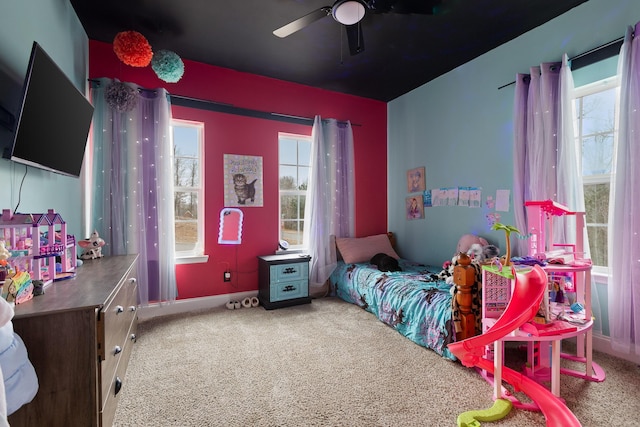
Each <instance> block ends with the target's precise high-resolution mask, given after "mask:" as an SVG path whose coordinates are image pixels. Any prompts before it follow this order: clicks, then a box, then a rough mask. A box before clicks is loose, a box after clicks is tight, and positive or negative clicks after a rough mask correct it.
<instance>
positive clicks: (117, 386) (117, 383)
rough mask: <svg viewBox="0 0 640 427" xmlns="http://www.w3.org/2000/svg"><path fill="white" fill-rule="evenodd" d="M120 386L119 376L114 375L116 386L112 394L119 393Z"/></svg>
mask: <svg viewBox="0 0 640 427" xmlns="http://www.w3.org/2000/svg"><path fill="white" fill-rule="evenodd" d="M121 388H122V380H121V379H120V377H116V387H115V393H114V395H116V394H118V393H120V389H121Z"/></svg>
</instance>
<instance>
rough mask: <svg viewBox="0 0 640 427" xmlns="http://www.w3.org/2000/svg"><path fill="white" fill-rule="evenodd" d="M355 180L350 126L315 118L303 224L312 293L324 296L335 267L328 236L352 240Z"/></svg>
mask: <svg viewBox="0 0 640 427" xmlns="http://www.w3.org/2000/svg"><path fill="white" fill-rule="evenodd" d="M354 179H355V178H354V154H353V132H352V129H351V123H349V122H347V123H339V122H338V121H337V120H335V119H328V120H322V119H321V118H320V116H316V117H315V120H314V123H313V130H312V133H311V171H310V178H309V187H308V190H307V194H308V196H307V203H306V205H305V223H304V243H305V245H306V246H307V248H308V250H309V255H311V262H310V270H311V271H310V275H309V276H310V281H309V282H310V286H311V289H310V292H311V293H315V294H320V293H324V290H323V289H324V285H325V282H326V281H327V279H329V276H330V275H331V273H332V272H333V270H334V269H335V267H336V253H335V248H334V247H333V245H332V244H331V242H330V240H329V236H330V235H335V236H338V237H350V236H354V229H355V226H354V224H355V220H354V215H355V208H354V204H355V202H354V193H355V184H354Z"/></svg>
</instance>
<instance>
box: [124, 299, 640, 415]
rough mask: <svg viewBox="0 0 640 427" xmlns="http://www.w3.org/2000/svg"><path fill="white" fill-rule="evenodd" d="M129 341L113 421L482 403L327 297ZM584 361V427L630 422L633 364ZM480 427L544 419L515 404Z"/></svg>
mask: <svg viewBox="0 0 640 427" xmlns="http://www.w3.org/2000/svg"><path fill="white" fill-rule="evenodd" d="M138 336H139V338H138V342H137V343H136V344H135V346H134V349H133V353H132V356H131V361H130V364H129V368H128V371H127V375H126V377H125V381H124V385H123V389H122V391H121V397H120V403H119V406H118V410H117V413H116V419H115V423H114V425H115V426H296V427H297V426H455V425H456V419H457V417H458V415H459V414H460V413H462V412H465V411H470V410H478V409H485V408H488V407H490V406H491V405H492V403H493V402H492V399H491V393H492V391H491V387H490V386H489V384H488V383H486V382H485V381H484V380H483V379H482V378H481V377H480V375H478V374H477V373H476V372H475V370H473V369H468V368H465V367H463V366H462V365H460V364H459V363H457V362H451V361H448V360H446V359H443V358H442V357H440V356H438V355H437V354H436V353H435V352H433V351H431V350H427V349H424V348H422V347H419V346H417V345H415V344H413V343H412V342H411V341H409V340H408V339H407V338H405V337H403V336H401V335H400V334H399V333H397V332H396V331H395V330H393V329H392V328H390V327H389V326H386V325H385V324H383V323H382V322H380V321H378V320H377V319H376V318H375V317H374V316H373V315H372V314H370V313H368V312H365V311H364V310H362V309H360V308H358V307H356V306H354V305H351V304H348V303H345V302H343V301H342V300H339V299H336V298H323V299H315V300H313V303H312V304H307V305H301V306H295V307H289V308H283V309H279V310H271V311H267V310H264V309H263V308H262V307H257V308H242V309H239V310H227V309H214V310H210V311H207V312H200V313H193V314H190V315H186V316H185V315H181V316H172V317H167V318H158V319H151V320H148V321H145V322H143V323H141V324H140V326H139V333H138ZM508 357H510V358H511V359H518V358H519V357H520V352H519V351H518V350H517V349H510V350H509V354H508ZM594 359H595V360H596V361H597V362H598V363H600V364H601V366H602V367H603V368H604V369H605V370H606V373H607V379H606V381H604V382H602V383H592V382H588V381H584V380H579V379H576V378H572V377H563V382H562V388H561V394H562V397H563V398H565V399H566V400H567V405H568V406H569V408H571V410H572V411H573V412H574V413H575V414H576V416H577V417H578V419H580V421H581V422H582V425H584V426H594V427H596V426H622V425H634V424H636V423H637V416H638V414H640V399H638V390H640V369H639V368H638V366H636V365H634V364H632V363H629V362H626V361H622V360H619V359H615V358H612V357H610V356H605V355H603V354H600V353H596V354H595V355H594ZM516 363H519V362H516ZM563 363H564V362H563ZM482 425H485V426H518V427H526V426H544V425H545V419H544V417H543V416H542V414H540V413H537V412H528V411H523V410H516V409H514V410H512V411H511V413H510V414H509V415H508V416H507V417H506V418H504V419H503V420H500V421H496V422H492V423H489V422H483V423H482Z"/></svg>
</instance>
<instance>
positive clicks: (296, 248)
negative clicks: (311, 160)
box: [276, 132, 312, 253]
mask: <svg viewBox="0 0 640 427" xmlns="http://www.w3.org/2000/svg"><path fill="white" fill-rule="evenodd" d="M287 137H288V138H293V139H306V140H308V141H309V142H310V143H311V142H312V141H311V135H302V134H295V133H287V132H279V133H278V149H280V147H279V146H280V138H287ZM281 164H282V163H280V158H279V157H278V170H279V169H280V165H281ZM296 165H297V164H296ZM309 172H311V165H309ZM309 179H311V174H310V175H309ZM307 188H308V187H307ZM307 191H308V190H304V191H303V190H280V173H279V172H278V238H279V239H281V238H282V237H281V236H280V231H281V230H280V221H281V218H282V212H281V211H280V208H281V206H282V204H281V200H280V197H281V196H282V195H291V196H299V195H304V196H305V197H307V198H308V196H309V195H308V194H307ZM303 220H306V218H304V213H303ZM306 251H307V243H306V242H303V243H302V244H301V245H291V246H289V248H288V249H287V250H286V253H304V252H306ZM279 252H280V250H278V251H276V253H279ZM281 252H282V253H284V252H285V251H281Z"/></svg>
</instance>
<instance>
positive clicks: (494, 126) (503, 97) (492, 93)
mask: <svg viewBox="0 0 640 427" xmlns="http://www.w3.org/2000/svg"><path fill="white" fill-rule="evenodd" d="M639 20H640V1H637V0H626V1H624V0H623V1H620V0H618V1H612V0H589V1H588V2H586V3H583V4H582V5H580V6H578V7H576V8H574V9H572V10H570V11H569V12H567V13H565V14H564V15H561V16H559V17H558V18H556V19H554V20H552V21H549V22H548V23H546V24H544V25H542V26H540V27H538V28H535V29H534V30H532V31H530V32H528V33H526V34H523V35H522V36H520V37H518V38H516V39H514V40H512V41H510V42H508V43H506V44H504V45H502V46H499V47H498V48H496V49H493V50H492V51H490V52H488V53H487V54H485V55H482V56H480V57H478V58H476V59H474V60H472V61H470V62H468V63H466V64H464V65H462V66H460V67H458V68H457V69H455V70H453V71H451V72H449V73H447V74H445V75H443V76H441V77H439V78H437V79H435V80H434V81H432V82H430V83H427V84H425V85H423V86H421V87H419V88H417V89H415V90H413V91H412V92H410V93H408V94H406V95H403V96H401V97H399V98H397V99H395V100H393V101H391V102H390V103H389V104H388V112H389V114H388V158H389V167H388V183H389V185H388V187H389V193H388V196H389V213H388V217H389V230H390V231H393V232H395V233H396V234H397V238H398V246H399V252H400V254H401V255H402V256H403V257H405V258H409V259H412V260H416V261H421V262H425V263H428V264H433V265H441V264H442V262H443V261H445V260H447V259H449V258H450V257H451V256H452V255H453V254H454V252H455V249H456V243H457V241H458V238H459V237H460V236H461V235H462V234H465V233H474V234H479V235H481V236H484V237H485V238H487V239H488V240H489V241H490V242H492V243H494V244H497V245H498V246H500V248H502V249H503V250H504V246H505V243H504V233H502V232H496V231H491V230H490V227H489V225H488V222H487V220H486V217H485V216H486V214H488V213H489V212H493V210H490V209H488V208H486V207H484V205H483V207H482V208H479V209H470V208H463V207H457V206H456V207H433V208H427V209H426V212H425V219H422V220H411V221H408V220H406V219H405V211H404V204H405V198H406V197H407V196H408V193H407V188H406V187H407V185H406V177H405V174H406V171H407V170H408V169H411V168H415V167H420V166H425V167H426V180H427V188H438V187H452V186H477V187H482V190H483V202H484V200H485V199H486V196H487V195H493V196H494V197H495V192H496V190H498V189H508V190H512V181H513V179H512V176H513V168H512V156H513V150H512V146H513V135H512V132H513V120H512V114H513V101H514V88H515V85H509V86H507V87H505V88H503V89H498V88H499V87H501V86H503V85H505V84H508V83H511V82H513V81H514V80H515V76H516V73H526V72H528V70H529V67H530V66H532V65H536V64H540V63H542V62H550V61H558V60H560V59H561V57H562V54H563V53H567V55H568V56H569V57H573V56H575V55H578V54H581V53H583V52H586V51H588V50H590V49H593V48H595V47H597V46H600V45H603V44H605V43H608V42H610V41H612V40H616V39H618V38H620V37H622V36H624V33H625V30H626V27H627V26H629V25H634V24H635V23H636V22H637V21H639ZM607 64H608V65H607ZM601 65H602V67H603V69H604V67H607V66H610V65H611V62H610V61H609V62H607V61H603V63H602V64H601ZM596 68H597V67H596ZM590 73H594V70H593V69H592V70H591V71H590ZM576 77H579V78H580V79H584V78H585V77H583V76H576ZM501 215H502V219H501V221H502V222H504V223H508V224H513V223H514V219H513V204H512V202H511V206H510V209H509V212H501Z"/></svg>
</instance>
